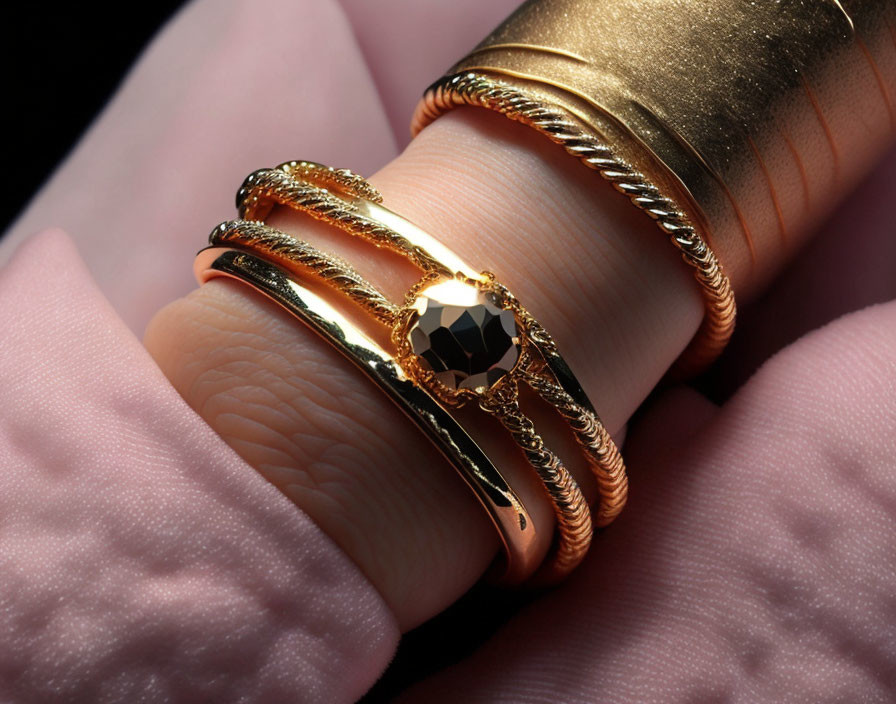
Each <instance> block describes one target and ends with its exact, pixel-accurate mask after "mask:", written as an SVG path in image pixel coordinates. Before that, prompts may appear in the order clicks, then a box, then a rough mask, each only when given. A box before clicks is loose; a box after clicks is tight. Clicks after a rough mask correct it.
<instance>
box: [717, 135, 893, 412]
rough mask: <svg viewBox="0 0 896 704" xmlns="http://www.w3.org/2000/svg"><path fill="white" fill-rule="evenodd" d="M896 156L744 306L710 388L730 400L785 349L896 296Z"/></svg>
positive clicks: (885, 160) (887, 157)
mask: <svg viewBox="0 0 896 704" xmlns="http://www.w3.org/2000/svg"><path fill="white" fill-rule="evenodd" d="M894 199H896V151H894V150H891V151H890V152H889V154H886V155H885V156H884V158H883V159H882V160H881V162H880V164H879V165H878V166H877V168H876V169H874V171H872V172H871V173H870V174H869V175H868V177H867V178H866V179H864V181H863V182H862V183H861V184H860V185H859V186H858V188H857V189H856V190H855V192H854V193H853V194H852V195H851V196H850V197H849V198H848V199H847V200H846V201H845V202H844V203H843V205H842V206H841V207H839V208H838V209H837V211H836V212H834V213H833V214H832V215H831V216H830V217H829V218H828V219H827V220H826V221H825V223H824V224H823V226H822V227H821V228H820V230H819V232H818V234H817V235H816V237H815V238H814V239H813V240H812V241H811V242H810V243H809V245H808V246H807V247H806V248H805V249H804V251H803V252H801V253H800V254H799V255H798V256H797V258H796V259H795V260H794V261H793V263H792V265H791V266H790V267H788V269H787V271H785V272H784V273H783V274H782V275H781V277H780V278H779V279H778V280H777V281H775V283H774V284H773V285H772V286H771V288H770V289H769V290H768V291H767V292H766V293H765V294H764V295H763V296H762V297H761V298H760V299H759V300H757V301H756V302H755V303H753V304H752V305H749V306H745V307H742V308H741V311H740V315H739V319H738V324H737V331H736V332H735V334H734V338H733V339H732V341H731V345H730V346H729V348H728V349H727V350H726V352H725V356H724V357H723V358H722V359H721V360H720V361H719V364H718V365H717V367H716V369H714V370H713V373H712V375H711V376H710V378H709V380H708V381H707V382H706V384H705V388H707V389H712V393H713V395H714V396H715V397H716V398H724V397H726V396H727V395H729V394H730V393H732V392H733V391H734V390H735V389H737V388H738V387H739V386H740V385H741V384H743V383H744V381H745V380H746V379H747V378H749V376H750V375H751V374H753V372H754V371H755V370H756V369H758V368H759V366H760V365H761V364H762V363H763V362H764V361H765V360H766V359H768V358H769V357H770V356H771V355H773V354H774V353H775V352H777V351H778V350H780V349H782V348H784V347H785V346H786V345H788V344H790V343H791V342H793V341H794V340H796V339H797V338H798V337H800V336H801V335H804V334H806V333H807V332H809V331H810V330H814V329H816V328H819V327H821V326H822V325H824V324H826V323H828V322H830V321H831V320H834V319H835V318H837V317H839V316H841V315H844V314H846V313H849V312H852V311H855V310H859V309H860V308H864V307H865V306H869V305H872V304H874V303H881V302H884V301H889V300H892V299H893V298H896V237H894V236H893V233H894V226H893V217H892V203H893V201H894Z"/></svg>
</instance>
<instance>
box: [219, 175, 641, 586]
mask: <svg viewBox="0 0 896 704" xmlns="http://www.w3.org/2000/svg"><path fill="white" fill-rule="evenodd" d="M275 204H281V205H285V206H287V207H290V208H292V209H294V210H297V211H299V212H303V213H306V214H308V215H311V216H312V217H314V218H316V219H319V220H321V221H323V222H326V223H329V224H331V225H334V226H336V227H338V228H340V229H342V230H344V231H346V232H348V233H350V234H352V235H354V236H357V237H360V238H362V239H365V240H367V241H369V242H371V243H373V244H375V245H377V246H379V247H385V248H388V249H391V250H393V251H396V252H399V253H401V254H403V255H404V256H405V257H407V258H408V259H409V260H410V261H411V262H412V263H414V264H415V265H416V266H417V267H419V268H420V269H421V270H422V272H423V274H422V276H421V278H420V279H419V280H418V281H417V283H416V284H415V285H414V286H413V287H412V288H411V289H410V290H409V291H408V292H407V295H406V296H405V299H404V301H402V302H401V303H394V302H392V301H389V300H388V299H387V298H386V297H385V296H384V295H383V294H382V293H380V292H379V291H378V290H377V289H376V288H375V287H374V286H373V285H371V284H370V283H368V282H367V281H366V280H364V279H363V278H362V277H361V276H360V275H359V274H358V273H357V272H355V271H354V270H353V269H352V268H351V267H350V266H348V265H347V264H345V263H344V262H342V261H341V260H339V259H337V258H335V257H331V256H329V255H326V254H324V253H322V252H320V251H318V250H317V249H315V248H314V247H312V246H311V245H309V244H307V243H305V242H302V241H300V240H298V239H296V238H294V237H292V236H290V235H287V234H285V233H283V232H280V231H279V230H276V229H274V228H271V227H269V226H267V225H264V224H263V223H262V222H261V221H262V220H263V219H264V218H265V217H267V215H268V214H269V212H270V211H271V209H272V207H273V206H274V205H275ZM237 205H238V208H239V214H240V217H241V219H239V220H234V221H229V222H225V223H223V224H222V225H220V226H219V227H217V228H216V229H215V230H213V231H212V234H211V236H210V244H211V245H212V247H216V248H221V247H227V248H233V249H238V250H245V251H250V252H252V253H255V254H257V255H259V256H260V257H262V258H263V259H267V260H269V261H270V262H272V263H274V264H276V265H279V266H281V267H283V269H285V270H288V271H289V272H290V273H291V274H293V275H295V276H309V275H310V276H313V277H315V278H318V279H322V280H323V281H325V282H327V283H328V284H329V285H330V286H332V287H334V288H335V289H337V290H339V291H341V292H342V293H344V294H345V295H347V296H348V297H349V298H350V299H351V300H352V301H354V302H355V303H357V304H358V305H359V306H360V307H361V308H362V309H363V310H365V311H366V312H367V313H369V314H370V315H372V316H373V317H374V318H375V319H377V320H378V321H379V322H381V323H383V324H384V325H386V326H388V327H389V329H390V330H391V340H392V343H393V344H394V346H395V352H394V355H393V357H394V360H395V361H396V363H397V365H398V367H399V368H400V369H401V371H402V372H403V373H404V375H405V376H406V377H407V379H409V380H410V381H411V382H413V383H414V384H416V385H418V386H419V387H420V388H423V389H426V390H427V392H429V393H430V394H432V395H433V396H434V397H436V398H437V399H438V400H439V401H440V402H441V403H442V404H443V405H445V406H448V407H454V408H458V407H461V406H463V405H465V404H467V403H470V402H472V403H474V404H475V405H477V406H478V407H479V408H481V409H482V410H483V411H485V412H487V413H488V414H490V415H492V416H494V417H495V418H497V419H498V420H499V421H500V422H501V423H502V424H503V425H504V427H505V428H506V429H507V430H508V431H509V433H510V435H511V436H512V438H513V439H514V440H515V441H516V443H517V445H519V447H520V448H521V449H522V451H523V453H524V455H525V456H526V459H527V460H528V462H529V463H530V464H531V465H532V467H533V468H534V469H535V471H536V472H537V474H538V476H539V478H540V479H541V481H542V483H543V485H544V487H545V489H546V493H547V495H548V497H549V498H550V500H551V502H552V505H553V509H554V514H555V517H556V524H557V527H556V531H555V539H554V542H553V546H552V550H551V552H550V554H549V556H548V558H546V560H545V562H544V564H542V566H541V567H540V568H539V570H538V572H537V576H536V580H537V581H538V582H540V583H545V582H551V581H556V580H558V579H560V578H562V577H564V576H565V575H567V574H568V573H569V572H570V571H571V570H572V569H574V568H575V567H576V566H577V565H578V564H579V563H580V562H581V560H582V559H583V558H584V556H585V553H586V552H587V550H588V546H589V544H590V541H591V537H592V532H593V529H592V523H594V524H596V525H598V526H603V525H606V524H608V523H609V522H610V521H612V520H613V519H614V518H615V517H616V516H617V515H618V513H619V512H620V511H621V509H622V507H623V505H624V503H625V498H626V494H627V479H626V475H625V467H624V464H623V462H622V458H621V456H620V453H619V451H618V449H617V448H616V445H615V444H614V443H613V441H612V439H611V438H610V436H609V433H608V432H607V431H606V429H605V428H604V426H603V424H602V423H601V422H600V419H599V418H598V416H597V414H596V412H595V410H594V407H593V406H592V404H591V402H590V401H589V399H588V397H587V396H586V394H585V392H584V391H583V390H582V387H581V385H580V384H579V382H578V380H577V379H576V377H575V376H574V374H573V373H572V371H571V370H570V369H569V367H568V365H567V364H566V362H565V361H564V360H563V358H562V356H561V355H560V353H559V351H558V350H557V346H556V344H555V343H554V341H553V339H552V338H551V336H550V335H549V334H548V333H547V331H546V330H545V329H544V328H543V327H542V326H541V325H540V324H539V323H538V322H537V321H536V320H535V319H534V318H533V317H532V316H531V315H530V314H529V313H528V311H526V309H525V308H524V307H523V306H522V305H521V304H520V302H519V301H518V300H517V299H516V298H515V297H514V296H513V295H512V294H511V293H510V291H509V290H508V289H507V288H506V287H505V286H503V285H502V284H500V283H499V282H498V281H496V279H495V277H494V276H493V275H492V274H490V273H488V272H480V271H478V270H476V269H474V268H472V267H470V266H469V265H468V264H466V263H465V262H464V261H463V260H462V259H460V257H458V256H457V255H456V254H454V253H453V252H451V251H450V250H449V249H448V248H447V247H445V246H444V245H442V244H441V243H440V242H439V241H438V240H436V239H435V238H434V237H432V236H431V235H429V234H427V233H426V232H424V231H423V230H421V229H420V228H419V227H417V226H416V225H414V224H413V223H411V222H409V221H408V220H406V219H404V218H403V217H401V216H400V215H398V214H396V213H394V212H392V211H391V210H388V209H387V208H385V207H383V205H382V198H381V196H380V195H379V193H377V192H376V190H375V189H373V187H372V186H371V185H370V184H369V183H368V182H367V181H366V180H364V179H363V178H362V177H360V176H358V175H356V174H354V173H352V172H350V171H348V170H345V169H342V170H335V169H331V168H328V167H325V166H322V165H320V164H315V163H313V162H303V161H292V162H287V163H285V164H282V165H280V166H278V167H277V168H275V169H262V170H259V171H256V172H254V173H253V174H251V175H250V176H249V177H248V178H247V179H246V181H245V182H244V184H243V186H242V187H241V188H240V190H239V192H238V194H237ZM522 383H525V384H526V385H528V386H529V387H531V389H532V390H534V391H535V393H536V394H537V395H538V396H540V397H541V398H542V399H543V400H544V401H546V402H547V403H548V404H550V405H551V406H553V407H554V408H555V409H556V410H557V412H558V413H559V414H560V416H561V417H562V418H563V419H564V420H565V421H566V422H567V424H568V425H569V427H570V428H571V429H572V431H573V434H574V436H575V438H576V441H577V442H578V445H579V446H580V448H581V449H582V452H583V454H584V457H585V459H586V460H587V463H588V466H589V467H590V469H591V471H592V474H593V475H594V477H595V478H596V480H597V484H598V488H599V490H600V503H599V506H598V507H597V510H596V513H595V516H594V518H593V519H592V515H591V511H590V509H589V507H588V504H587V502H586V501H585V498H584V496H583V494H582V492H581V489H580V488H579V486H578V485H577V483H576V481H575V479H573V477H572V476H571V474H570V473H569V471H568V470H567V469H566V467H565V465H564V463H563V462H562V461H561V459H560V458H559V457H558V456H557V455H556V454H555V453H554V452H552V451H551V450H550V449H548V448H547V447H546V446H545V444H544V441H543V440H542V438H541V436H540V435H539V434H538V432H537V431H536V429H535V426H534V424H533V422H532V421H531V420H530V419H529V417H528V416H527V415H526V414H525V413H524V412H523V410H522V408H521V406H520V398H519V390H520V385H521V384H522Z"/></svg>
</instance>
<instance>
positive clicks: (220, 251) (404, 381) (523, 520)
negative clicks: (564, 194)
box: [194, 223, 538, 584]
mask: <svg viewBox="0 0 896 704" xmlns="http://www.w3.org/2000/svg"><path fill="white" fill-rule="evenodd" d="M244 228H245V229H244V233H243V234H244V236H246V237H252V236H257V237H265V236H269V237H272V238H274V239H277V240H280V239H281V238H280V237H279V233H277V231H276V230H274V229H273V228H269V227H267V226H266V225H262V224H259V223H245V224H244ZM216 239H217V238H216ZM223 239H226V236H225V237H223ZM284 245H285V246H287V247H289V246H290V244H289V243H287V242H284ZM321 256H322V258H323V259H327V258H326V257H324V256H323V255H321ZM194 272H195V274H196V278H197V280H198V281H199V283H205V282H206V281H208V280H210V279H212V278H215V277H218V276H226V277H228V278H232V279H236V280H238V281H241V282H243V283H245V284H248V285H249V286H251V287H252V288H254V289H255V290H256V291H259V292H260V293H262V294H264V295H265V296H267V297H268V298H270V299H271V300H272V301H274V302H275V303H278V304H279V305H280V306H282V307H283V308H285V309H286V310H287V311H288V312H289V313H291V314H292V315H294V316H295V317H296V318H298V319H299V320H300V321H301V322H303V323H304V324H305V325H307V326H308V327H309V328H311V329H312V330H314V331H315V332H316V333H318V334H319V335H320V336H321V337H323V338H324V339H325V340H327V342H329V343H330V344H331V345H332V346H333V347H335V348H336V349H337V350H338V351H339V352H340V353H341V354H342V355H343V356H345V357H346V358H347V359H348V360H349V361H350V362H352V363H353V364H354V365H355V366H356V367H357V368H358V369H360V370H361V371H362V372H363V373H364V374H365V375H366V376H367V377H368V378H370V379H371V380H372V381H373V382H374V383H375V384H376V385H377V386H378V387H379V388H380V389H382V390H383V391H384V392H385V393H386V395H387V396H388V397H389V398H390V399H392V400H393V401H394V402H395V404H396V405H397V406H398V407H399V408H400V409H401V410H402V411H403V412H404V413H405V415H406V416H407V417H408V418H410V419H411V420H412V421H413V422H414V423H415V425H416V426H417V427H418V428H419V429H420V430H421V431H422V432H423V433H424V434H425V435H426V437H427V438H429V439H430V440H431V441H432V443H433V444H434V445H435V446H436V448H437V449H438V450H439V451H440V452H441V453H442V455H443V456H444V457H445V458H446V459H447V460H448V461H449V462H450V463H451V465H452V466H453V467H454V468H455V470H457V472H458V474H460V475H461V477H463V479H464V481H466V483H467V485H468V486H469V487H470V488H471V489H472V490H473V492H474V493H475V494H476V497H477V498H478V499H479V501H480V503H482V505H483V506H484V507H485V508H486V510H487V511H488V514H489V517H490V518H491V520H492V522H493V523H494V525H495V527H496V528H497V529H498V534H499V535H500V537H501V542H502V545H503V548H504V550H503V552H504V560H503V564H502V563H501V562H499V563H496V565H495V566H494V568H493V570H492V575H491V576H492V578H493V579H495V580H496V581H500V582H503V583H506V584H515V583H519V582H521V581H523V580H524V579H525V578H526V577H528V576H529V575H531V574H532V573H533V572H534V571H535V570H536V569H537V567H538V562H537V560H538V554H537V550H536V539H535V527H534V525H533V524H532V519H531V518H530V516H529V512H528V511H527V510H526V507H525V506H524V505H523V502H522V501H521V500H520V498H519V497H518V496H517V494H516V492H514V491H513V489H512V488H511V487H510V485H509V484H508V483H507V480H506V479H504V477H503V476H502V475H501V473H500V472H499V471H498V470H497V469H496V468H495V466H494V465H493V464H492V462H491V460H489V458H488V457H487V456H486V455H485V453H484V452H483V451H482V450H481V449H480V447H479V446H478V445H477V444H476V442H475V441H474V440H473V439H472V438H471V437H470V436H469V435H468V434H467V432H466V431H465V430H464V429H463V428H462V427H461V425H460V424H459V423H458V422H457V421H456V420H455V419H454V418H453V417H452V416H451V414H450V413H448V412H447V411H446V410H445V409H444V408H443V407H442V406H441V405H440V404H439V403H438V402H437V401H436V400H435V399H433V398H432V396H430V394H428V393H427V392H426V391H425V390H424V389H422V388H420V387H419V386H418V385H417V384H415V383H414V382H412V381H411V380H410V379H408V377H407V375H405V373H404V371H403V370H402V369H401V367H400V366H399V365H398V364H397V363H396V362H395V359H394V358H393V357H392V355H390V354H389V353H388V352H386V351H385V350H384V349H382V347H380V346H379V345H377V344H376V343H375V342H374V341H373V340H371V339H370V338H369V337H368V336H367V335H365V334H364V333H363V332H362V331H361V330H359V329H358V328H357V327H356V326H355V325H353V324H352V323H351V322H350V321H349V320H348V319H346V318H345V316H343V315H342V314H340V313H339V312H338V311H337V310H336V309H335V308H333V306H331V305H330V304H329V303H327V302H326V301H325V300H324V299H323V298H321V297H320V296H318V295H316V294H315V293H313V292H311V291H309V290H308V289H306V288H304V287H303V286H301V285H300V284H299V283H298V282H296V281H295V280H294V279H293V278H290V275H289V272H288V271H285V270H284V269H281V268H280V267H278V266H276V265H275V264H272V263H271V262H269V261H266V260H264V259H260V258H259V257H257V256H255V255H253V254H251V253H249V252H246V251H241V250H237V249H229V248H227V247H206V248H205V249H203V250H202V251H200V252H199V254H198V255H197V257H196V261H195V263H194Z"/></svg>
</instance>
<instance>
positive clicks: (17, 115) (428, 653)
mask: <svg viewBox="0 0 896 704" xmlns="http://www.w3.org/2000/svg"><path fill="white" fill-rule="evenodd" d="M182 4H184V3H182V2H165V1H160V0H157V1H155V2H148V3H127V4H125V5H120V6H118V10H117V11H115V12H109V7H110V6H108V5H103V6H101V7H95V6H92V5H91V4H90V3H59V4H58V5H57V6H55V7H52V8H51V9H48V8H47V6H46V5H41V4H37V3H32V4H29V5H28V6H25V7H23V6H21V5H19V6H17V7H15V8H13V9H11V10H9V11H7V12H5V19H6V22H5V23H4V24H5V27H4V29H5V30H6V31H5V32H4V37H3V41H2V43H0V56H2V59H3V65H4V66H6V67H7V70H6V76H5V86H4V88H5V100H4V107H5V110H4V112H5V118H6V119H5V122H6V123H7V127H6V129H5V131H4V134H5V139H4V145H3V155H4V161H5V164H6V168H5V169H4V174H5V175H4V187H3V190H2V196H0V197H2V206H3V207H2V214H3V215H2V217H3V222H2V224H0V232H2V231H5V230H6V229H7V228H8V227H9V225H10V224H11V223H12V222H13V221H14V220H15V218H16V216H17V215H18V214H19V213H20V212H21V211H22V209H23V208H24V207H25V206H26V205H27V204H28V201H29V200H30V199H31V197H32V196H33V195H34V194H35V193H36V192H37V191H38V190H39V188H40V187H41V185H42V184H43V183H44V181H45V180H46V179H47V178H48V177H49V176H50V175H51V174H52V173H53V171H54V170H55V168H56V166H57V165H58V164H59V163H60V162H61V161H62V160H63V159H64V158H65V156H66V155H67V154H68V152H69V151H70V150H71V149H72V148H73V147H74V146H75V144H77V142H78V139H79V138H80V136H81V134H82V133H83V132H84V130H85V129H86V128H87V127H88V126H89V125H90V124H91V122H92V121H93V119H94V118H95V117H96V116H97V115H98V113H99V112H100V111H101V110H102V109H103V107H104V106H105V104H106V102H107V101H108V100H109V99H110V98H111V97H112V95H113V94H114V92H115V90H116V88H117V87H118V85H119V84H120V83H121V81H122V80H123V79H124V78H125V76H126V75H127V72H128V69H129V68H130V67H131V65H132V64H133V63H134V61H135V60H136V59H137V57H138V56H139V55H140V53H141V51H142V50H143V48H144V47H145V46H146V44H147V43H148V42H149V41H150V40H151V39H152V37H153V36H154V35H155V33H156V32H157V31H158V30H159V28H160V27H161V26H162V25H163V24H164V23H165V22H166V20H168V19H169V18H170V17H171V16H172V15H174V14H175V13H176V11H177V9H178V8H179V7H180V6H181V5H182ZM529 598H531V595H528V596H527V595H526V594H524V593H518V592H517V593H515V592H508V591H504V590H497V589H493V588H490V587H488V586H486V585H480V586H478V587H476V588H474V589H473V590H472V591H470V592H469V593H468V594H467V595H466V596H464V597H463V599H462V600H461V601H460V602H459V603H458V604H456V605H455V606H454V607H452V608H451V609H449V610H448V611H446V612H445V613H443V614H441V615H440V616H438V617H436V618H435V619H433V620H432V621H431V622H429V623H428V624H426V625H425V626H423V627H421V628H419V629H417V630H416V631H414V632H412V633H410V634H408V635H407V636H406V637H405V638H404V639H403V640H402V644H401V647H400V649H399V651H398V653H397V655H396V657H395V660H394V662H393V664H392V666H391V667H390V668H389V670H388V671H387V672H386V674H385V675H384V676H383V678H382V680H381V681H380V682H379V683H378V684H377V685H376V686H375V687H374V689H373V690H372V691H371V692H370V693H369V694H368V695H367V696H366V697H365V698H364V700H363V701H364V702H365V703H366V704H371V703H373V702H381V701H386V700H388V699H391V698H392V696H394V694H396V693H397V692H399V691H401V690H402V689H404V688H405V687H406V686H407V685H408V684H409V683H411V682H414V681H417V680H420V679H422V678H424V677H425V676H426V675H427V674H430V673H432V672H434V671H436V670H438V669H441V668H443V667H445V666H447V665H450V664H451V663H452V662H456V661H457V660H459V659H461V658H463V657H465V656H466V655H468V654H469V653H470V652H471V651H472V650H474V649H475V648H476V646H477V645H478V644H479V643H481V642H483V641H484V640H485V639H486V638H487V637H488V636H489V635H490V634H491V633H493V632H494V631H495V630H496V629H497V628H498V627H500V625H501V624H502V623H504V622H505V621H506V620H507V618H508V617H509V616H510V615H511V614H512V613H513V612H514V611H516V610H517V609H518V608H519V607H520V605H521V604H523V603H524V602H525V601H526V600H527V599H529Z"/></svg>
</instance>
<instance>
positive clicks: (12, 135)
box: [0, 0, 183, 232]
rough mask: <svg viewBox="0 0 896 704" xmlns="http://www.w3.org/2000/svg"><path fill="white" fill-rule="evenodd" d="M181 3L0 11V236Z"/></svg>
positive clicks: (22, 6) (159, 0)
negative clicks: (0, 164) (0, 136)
mask: <svg viewBox="0 0 896 704" xmlns="http://www.w3.org/2000/svg"><path fill="white" fill-rule="evenodd" d="M182 4H183V3H182V2H170V1H167V2H166V1H165V0H154V1H153V2H135V3H121V4H117V5H115V4H111V3H95V4H94V3H51V4H49V5H48V4H46V3H13V4H12V8H10V9H7V8H4V12H3V14H4V22H3V30H4V31H3V37H2V42H0V56H2V65H3V66H4V69H5V70H4V72H3V73H4V75H3V93H4V100H3V113H4V115H3V117H4V119H3V122H5V123H6V127H5V128H4V129H3V133H4V135H5V138H4V140H3V161H4V167H5V168H4V178H3V181H4V184H3V190H2V196H0V197H2V208H0V212H2V217H3V221H2V223H0V232H2V231H5V230H6V229H7V228H8V227H9V225H10V224H11V223H12V221H13V220H14V219H15V217H16V216H17V215H18V214H19V212H21V210H22V208H24V206H25V205H26V204H27V203H28V201H29V200H30V198H31V196H33V195H34V194H35V193H36V192H37V190H38V189H39V188H40V186H41V184H43V182H44V181H45V180H46V179H47V177H48V176H50V174H51V173H52V172H53V170H54V169H55V167H56V165H57V164H58V163H59V162H60V161H61V160H62V159H63V158H64V157H65V155H66V154H67V153H68V152H69V150H70V149H71V148H72V147H73V146H74V145H75V144H76V143H77V141H78V138H79V137H80V136H81V133H82V132H84V130H85V128H86V127H87V126H88V125H89V124H90V123H91V121H92V120H93V118H94V117H95V116H96V115H97V113H98V112H99V111H100V110H101V109H102V107H103V106H104V105H105V104H106V101H107V100H108V99H109V98H110V97H111V96H112V94H113V92H114V91H115V88H116V87H117V86H118V84H119V83H120V81H121V80H122V79H123V78H124V76H125V74H126V73H127V70H128V68H129V67H130V66H131V64H132V63H133V62H134V60H135V59H136V58H137V56H138V55H139V54H140V52H141V50H142V49H143V47H144V46H145V45H146V43H147V42H148V41H149V40H150V39H151V38H152V36H153V35H154V34H155V33H156V31H157V30H158V29H159V27H160V26H161V25H162V24H163V23H164V22H165V20H167V19H168V18H169V17H171V15H173V14H174V12H175V11H176V10H177V9H178V8H179V7H180V6H181V5H182ZM110 9H111V10H112V11H110Z"/></svg>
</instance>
